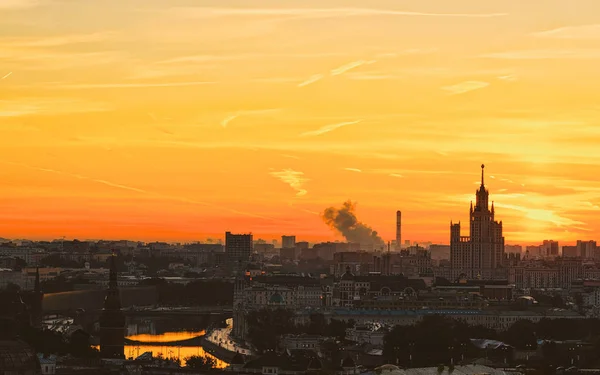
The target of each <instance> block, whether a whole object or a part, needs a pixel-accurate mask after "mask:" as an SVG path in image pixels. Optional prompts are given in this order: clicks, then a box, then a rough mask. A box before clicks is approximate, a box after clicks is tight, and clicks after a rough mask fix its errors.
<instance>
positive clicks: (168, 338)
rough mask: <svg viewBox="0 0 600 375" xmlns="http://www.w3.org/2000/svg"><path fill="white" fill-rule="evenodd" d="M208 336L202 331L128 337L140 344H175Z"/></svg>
mask: <svg viewBox="0 0 600 375" xmlns="http://www.w3.org/2000/svg"><path fill="white" fill-rule="evenodd" d="M205 334H206V331H204V330H202V331H200V332H185V331H184V332H165V333H163V334H160V335H152V334H148V333H144V334H139V335H131V336H127V338H128V339H129V340H133V341H139V342H173V341H183V340H189V339H193V338H196V337H201V336H204V335H205Z"/></svg>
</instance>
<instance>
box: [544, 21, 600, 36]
mask: <svg viewBox="0 0 600 375" xmlns="http://www.w3.org/2000/svg"><path fill="white" fill-rule="evenodd" d="M533 36H535V37H538V38H556V39H582V40H583V39H600V24H594V25H579V26H565V27H559V28H556V29H552V30H545V31H540V32H537V33H533Z"/></svg>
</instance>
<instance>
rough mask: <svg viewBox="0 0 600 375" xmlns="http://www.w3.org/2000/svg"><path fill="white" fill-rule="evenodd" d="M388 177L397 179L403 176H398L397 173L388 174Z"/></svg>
mask: <svg viewBox="0 0 600 375" xmlns="http://www.w3.org/2000/svg"><path fill="white" fill-rule="evenodd" d="M390 177H397V178H402V177H404V176H403V175H401V174H399V173H390Z"/></svg>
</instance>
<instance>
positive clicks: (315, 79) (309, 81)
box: [298, 74, 325, 87]
mask: <svg viewBox="0 0 600 375" xmlns="http://www.w3.org/2000/svg"><path fill="white" fill-rule="evenodd" d="M324 77H325V76H324V75H323V74H315V75H312V76H310V77H309V78H308V79H307V80H306V81H303V82H300V83H299V84H298V87H304V86H308V85H310V84H313V83H315V82H318V81H320V80H322V79H323V78H324Z"/></svg>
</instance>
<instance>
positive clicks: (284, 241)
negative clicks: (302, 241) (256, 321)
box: [281, 236, 296, 249]
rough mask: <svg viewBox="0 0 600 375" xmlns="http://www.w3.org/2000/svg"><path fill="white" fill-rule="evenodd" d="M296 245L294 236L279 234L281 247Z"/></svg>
mask: <svg viewBox="0 0 600 375" xmlns="http://www.w3.org/2000/svg"><path fill="white" fill-rule="evenodd" d="M295 247H296V236H281V248H282V249H293V248H295Z"/></svg>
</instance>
